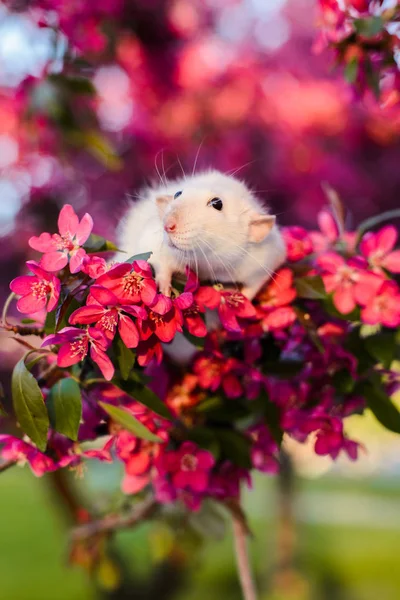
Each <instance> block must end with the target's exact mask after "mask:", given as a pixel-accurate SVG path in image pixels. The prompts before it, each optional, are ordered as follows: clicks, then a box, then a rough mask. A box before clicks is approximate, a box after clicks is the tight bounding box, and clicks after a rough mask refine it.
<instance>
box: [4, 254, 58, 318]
mask: <svg viewBox="0 0 400 600" xmlns="http://www.w3.org/2000/svg"><path fill="white" fill-rule="evenodd" d="M26 264H27V266H28V268H29V270H30V271H31V272H32V273H34V275H22V276H21V277H17V278H16V279H13V280H12V282H11V283H10V289H11V290H12V291H13V292H14V293H15V294H18V295H19V296H22V297H21V298H20V299H19V300H18V302H17V308H18V310H19V311H20V312H22V313H25V314H30V313H35V312H38V311H39V310H42V309H43V308H45V309H46V310H47V311H48V312H50V311H52V310H54V309H55V307H56V306H57V302H58V299H59V297H60V288H61V283H60V280H59V279H57V277H55V276H54V275H52V274H51V273H47V272H46V271H44V270H43V269H42V268H41V267H40V266H39V265H38V264H37V263H36V262H34V261H33V260H30V261H28V262H27V263H26Z"/></svg>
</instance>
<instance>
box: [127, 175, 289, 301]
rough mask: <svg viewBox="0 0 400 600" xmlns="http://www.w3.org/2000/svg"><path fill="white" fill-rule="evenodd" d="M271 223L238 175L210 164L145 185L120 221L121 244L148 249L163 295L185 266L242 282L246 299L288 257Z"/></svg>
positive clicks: (217, 278) (223, 279) (219, 278)
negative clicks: (201, 169)
mask: <svg viewBox="0 0 400 600" xmlns="http://www.w3.org/2000/svg"><path fill="white" fill-rule="evenodd" d="M275 221H276V218H275V216H274V215H270V214H268V212H267V211H266V210H265V209H264V208H263V206H262V204H261V202H260V201H259V200H258V199H257V198H256V196H255V195H254V194H253V193H252V192H251V190H250V189H249V188H248V187H247V186H246V185H245V184H244V183H243V182H242V181H239V180H238V179H236V178H235V177H232V176H229V175H224V174H223V173H220V172H219V171H215V170H211V171H207V172H203V173H198V174H196V175H193V176H191V177H186V178H182V179H178V180H175V181H166V182H165V185H162V186H160V187H158V188H147V189H145V190H144V191H143V192H142V194H141V195H140V199H139V201H138V202H136V203H135V204H134V205H133V206H132V207H131V208H130V210H129V211H128V213H127V215H126V218H125V219H124V220H123V222H122V224H121V228H120V235H119V238H120V239H119V247H120V248H121V250H124V251H126V252H128V254H129V255H135V254H140V253H143V252H150V251H151V252H152V253H153V254H152V255H151V257H150V259H149V262H150V263H151V264H152V265H153V267H154V270H155V273H156V280H157V283H158V285H159V288H160V291H161V292H162V293H164V294H167V295H169V294H170V293H171V279H172V276H173V275H174V274H183V273H184V272H185V267H186V265H189V266H190V268H191V269H192V270H193V271H195V272H196V273H197V274H198V276H199V278H200V280H203V281H204V280H208V281H213V282H221V283H227V282H228V283H234V284H237V283H240V284H242V290H241V291H242V293H243V294H244V295H245V296H247V298H249V300H252V299H253V298H254V296H255V295H256V294H257V292H258V291H259V290H260V288H261V287H262V286H263V285H264V283H265V282H266V281H267V280H268V279H269V278H270V277H271V276H272V275H273V273H274V271H275V270H276V269H277V268H278V267H279V266H280V265H281V264H282V263H283V262H284V260H285V257H286V250H285V244H284V242H283V239H282V237H281V234H280V232H279V229H278V227H277V226H276V222H275Z"/></svg>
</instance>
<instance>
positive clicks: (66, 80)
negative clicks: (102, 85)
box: [48, 73, 96, 96]
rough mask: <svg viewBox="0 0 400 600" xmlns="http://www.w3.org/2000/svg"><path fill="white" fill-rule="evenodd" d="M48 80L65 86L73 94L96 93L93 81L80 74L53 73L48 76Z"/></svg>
mask: <svg viewBox="0 0 400 600" xmlns="http://www.w3.org/2000/svg"><path fill="white" fill-rule="evenodd" d="M48 80H49V81H50V82H51V83H52V84H54V85H56V86H59V87H63V88H64V89H65V90H68V91H70V92H72V93H73V94H80V95H87V96H94V95H95V94H96V88H95V87H94V85H93V83H92V82H91V81H90V79H88V78H87V77H80V76H76V75H75V76H68V77H66V76H65V75H64V74H59V73H53V74H51V75H49V76H48Z"/></svg>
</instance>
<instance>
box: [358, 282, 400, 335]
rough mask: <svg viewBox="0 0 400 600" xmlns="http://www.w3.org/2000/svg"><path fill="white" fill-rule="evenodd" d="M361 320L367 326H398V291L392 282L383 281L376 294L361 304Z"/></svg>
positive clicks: (399, 297)
mask: <svg viewBox="0 0 400 600" xmlns="http://www.w3.org/2000/svg"><path fill="white" fill-rule="evenodd" d="M362 305H363V306H364V308H363V309H362V311H361V319H362V321H363V322H364V323H368V324H369V325H378V324H381V325H384V326H385V327H398V326H399V325H400V289H399V287H398V285H397V284H396V283H395V282H394V281H384V282H383V283H382V285H381V287H380V289H379V290H378V292H377V294H376V295H375V296H373V297H372V298H369V299H367V298H366V299H365V301H363V302H362Z"/></svg>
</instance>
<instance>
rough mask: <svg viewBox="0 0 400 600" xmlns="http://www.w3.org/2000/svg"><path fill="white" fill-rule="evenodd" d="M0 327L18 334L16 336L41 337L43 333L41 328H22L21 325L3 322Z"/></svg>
mask: <svg viewBox="0 0 400 600" xmlns="http://www.w3.org/2000/svg"><path fill="white" fill-rule="evenodd" d="M0 327H1V328H2V329H5V330H6V331H12V332H13V333H18V335H40V336H43V335H44V334H45V331H44V329H43V328H41V327H23V326H22V325H10V323H6V322H5V321H4V320H3V322H2V323H1V325H0Z"/></svg>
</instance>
